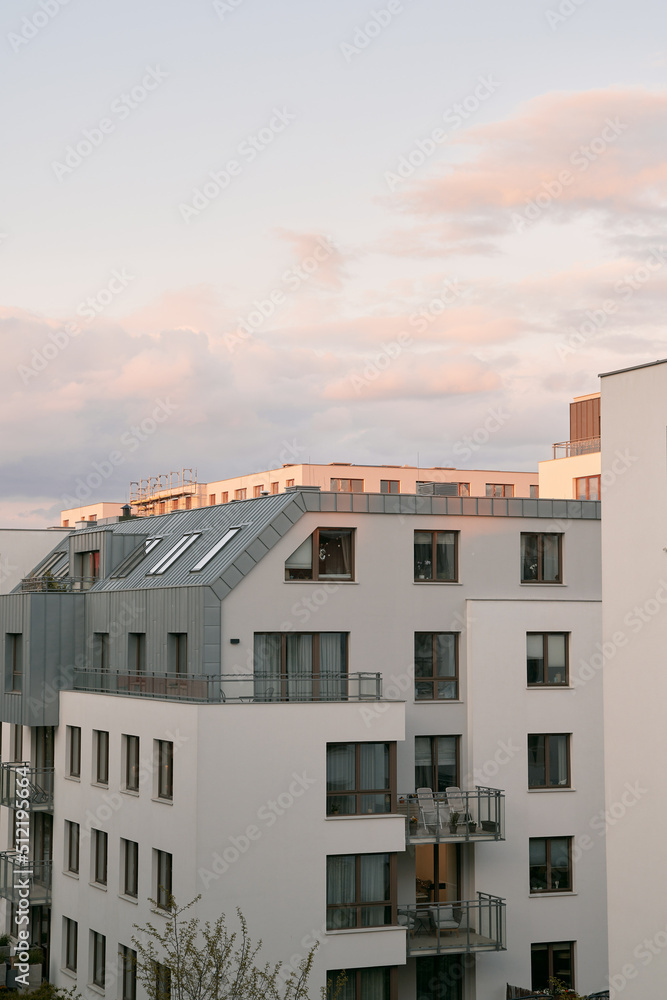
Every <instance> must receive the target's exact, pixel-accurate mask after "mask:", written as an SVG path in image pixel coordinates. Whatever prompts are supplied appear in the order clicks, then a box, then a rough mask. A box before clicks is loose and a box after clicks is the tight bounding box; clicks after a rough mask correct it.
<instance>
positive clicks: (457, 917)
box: [398, 892, 506, 958]
mask: <svg viewBox="0 0 667 1000" xmlns="http://www.w3.org/2000/svg"><path fill="white" fill-rule="evenodd" d="M398 922H399V923H400V924H402V925H403V926H404V927H406V928H407V932H408V933H407V939H406V940H407V953H408V958H410V957H411V956H415V955H417V956H419V955H447V954H459V955H460V954H467V953H470V952H481V951H505V948H506V944H505V900H504V899H501V898H500V897H499V896H488V895H486V894H485V893H483V892H478V893H477V899H475V900H466V901H463V902H451V903H431V904H430V905H429V904H423V903H418V904H412V905H410V906H399V908H398Z"/></svg>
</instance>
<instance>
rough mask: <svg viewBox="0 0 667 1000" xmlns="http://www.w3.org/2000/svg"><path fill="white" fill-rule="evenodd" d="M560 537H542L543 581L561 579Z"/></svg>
mask: <svg viewBox="0 0 667 1000" xmlns="http://www.w3.org/2000/svg"><path fill="white" fill-rule="evenodd" d="M559 543H560V535H542V579H543V580H551V581H553V580H559V579H560V559H559V558H558V554H559V550H560V544H559Z"/></svg>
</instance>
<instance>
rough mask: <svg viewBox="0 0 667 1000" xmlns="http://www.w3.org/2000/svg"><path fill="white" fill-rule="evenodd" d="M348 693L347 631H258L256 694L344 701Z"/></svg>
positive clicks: (271, 698)
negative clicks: (285, 632)
mask: <svg viewBox="0 0 667 1000" xmlns="http://www.w3.org/2000/svg"><path fill="white" fill-rule="evenodd" d="M346 696H347V632H314V633H311V632H290V633H287V634H284V633H280V632H261V633H256V634H255V698H256V699H257V700H262V701H281V700H283V701H341V700H343V699H344V698H346Z"/></svg>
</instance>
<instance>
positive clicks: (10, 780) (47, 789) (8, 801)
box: [0, 763, 53, 812]
mask: <svg viewBox="0 0 667 1000" xmlns="http://www.w3.org/2000/svg"><path fill="white" fill-rule="evenodd" d="M19 768H20V769H21V772H22V773H23V772H24V771H25V775H26V777H27V780H28V795H27V798H28V800H29V802H30V808H31V810H33V811H35V810H41V811H42V812H49V811H50V810H51V809H53V768H52V767H30V765H29V764H21V763H15V764H0V804H1V805H3V806H9V808H10V809H16V808H17V806H16V803H17V802H20V801H21V800H22V799H25V798H26V795H25V793H24V791H23V789H18V790H17V787H16V782H17V777H18V775H17V770H18V769H19Z"/></svg>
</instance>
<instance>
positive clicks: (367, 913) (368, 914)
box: [361, 906, 391, 927]
mask: <svg viewBox="0 0 667 1000" xmlns="http://www.w3.org/2000/svg"><path fill="white" fill-rule="evenodd" d="M390 923H391V907H390V906H362V907H361V926H362V927H383V926H384V925H385V924H390Z"/></svg>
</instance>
